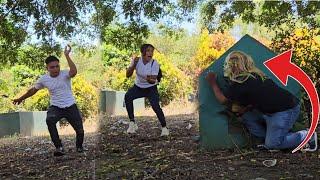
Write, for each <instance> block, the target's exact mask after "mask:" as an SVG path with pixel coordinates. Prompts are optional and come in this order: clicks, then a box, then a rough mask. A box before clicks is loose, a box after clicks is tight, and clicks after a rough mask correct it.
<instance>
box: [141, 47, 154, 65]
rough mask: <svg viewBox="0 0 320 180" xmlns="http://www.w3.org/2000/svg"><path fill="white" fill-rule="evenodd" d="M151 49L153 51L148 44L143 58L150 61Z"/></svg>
mask: <svg viewBox="0 0 320 180" xmlns="http://www.w3.org/2000/svg"><path fill="white" fill-rule="evenodd" d="M153 51H154V48H152V47H150V46H149V47H147V49H146V53H145V54H144V55H143V59H145V60H147V61H150V60H151V59H152V57H153Z"/></svg>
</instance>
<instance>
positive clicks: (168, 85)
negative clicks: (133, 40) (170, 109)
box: [154, 53, 192, 105]
mask: <svg viewBox="0 0 320 180" xmlns="http://www.w3.org/2000/svg"><path fill="white" fill-rule="evenodd" d="M154 58H155V59H156V60H157V61H158V62H159V64H160V67H161V70H162V75H163V77H162V79H161V82H160V84H159V85H158V90H159V94H160V102H161V104H162V105H167V104H169V103H170V102H171V101H172V100H175V99H176V100H177V99H184V98H186V96H187V95H188V94H189V93H191V92H192V86H191V83H190V82H191V79H190V78H189V77H188V76H187V75H185V73H184V72H183V71H181V70H180V69H178V68H177V67H176V66H175V65H174V64H173V63H172V62H171V60H170V59H168V58H167V57H166V56H165V55H164V54H159V53H155V56H154Z"/></svg>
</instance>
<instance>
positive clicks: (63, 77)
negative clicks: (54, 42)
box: [13, 45, 84, 156]
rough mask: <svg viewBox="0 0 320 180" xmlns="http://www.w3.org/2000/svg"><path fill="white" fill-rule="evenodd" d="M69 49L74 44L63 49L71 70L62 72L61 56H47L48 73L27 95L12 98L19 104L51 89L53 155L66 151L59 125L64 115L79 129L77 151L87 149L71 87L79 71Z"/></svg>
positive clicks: (50, 119)
mask: <svg viewBox="0 0 320 180" xmlns="http://www.w3.org/2000/svg"><path fill="white" fill-rule="evenodd" d="M70 52H71V47H70V46H69V45H68V46H66V48H65V50H64V55H65V56H66V59H67V61H68V65H69V68H70V70H61V71H60V64H59V59H58V58H57V57H55V56H49V57H47V58H46V60H45V63H46V68H47V71H48V73H47V74H44V75H42V76H41V77H40V79H38V81H37V82H36V83H35V85H34V86H33V87H31V88H30V89H29V90H28V91H27V92H26V93H25V94H24V95H22V96H21V97H19V98H17V99H14V100H13V103H14V104H20V103H21V102H22V101H24V100H25V99H27V98H29V97H31V96H33V95H34V94H36V92H37V91H38V90H40V89H43V88H47V89H48V90H49V94H50V106H49V108H48V111H47V118H46V123H47V126H48V130H49V133H50V137H51V140H52V142H53V144H54V146H55V147H56V150H55V152H54V156H62V155H64V154H65V153H64V149H63V146H62V143H61V140H60V138H59V134H58V131H57V127H56V124H57V122H58V121H59V120H60V119H62V118H66V119H67V120H68V122H69V123H70V124H71V126H72V127H73V129H74V130H75V132H76V148H77V149H76V150H77V152H80V153H81V152H83V151H84V149H83V146H82V144H83V138H84V130H83V123H82V117H81V114H80V111H79V109H78V107H77V105H76V102H75V98H74V97H73V95H72V90H71V78H73V77H74V76H75V75H76V74H77V67H76V65H75V64H74V63H73V61H72V60H71V58H70V56H69V54H70Z"/></svg>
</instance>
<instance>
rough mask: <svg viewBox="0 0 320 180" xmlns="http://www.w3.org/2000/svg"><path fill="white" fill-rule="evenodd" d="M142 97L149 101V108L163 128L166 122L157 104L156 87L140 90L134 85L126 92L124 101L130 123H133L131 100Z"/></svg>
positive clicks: (157, 94)
mask: <svg viewBox="0 0 320 180" xmlns="http://www.w3.org/2000/svg"><path fill="white" fill-rule="evenodd" d="M142 97H146V98H148V99H149V102H150V104H151V107H152V109H153V111H154V112H155V113H156V115H157V117H158V119H159V121H160V123H161V126H162V127H165V126H166V120H165V117H164V114H163V111H162V109H161V107H160V104H159V93H158V89H157V86H156V85H155V86H152V87H149V88H140V87H138V86H137V85H134V86H133V87H132V88H130V89H129V90H128V92H127V93H126V95H125V98H124V99H125V103H126V108H127V112H128V116H129V119H130V121H134V110H133V100H135V99H138V98H142Z"/></svg>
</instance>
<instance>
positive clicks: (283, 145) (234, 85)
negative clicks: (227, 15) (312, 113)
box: [206, 51, 317, 151]
mask: <svg viewBox="0 0 320 180" xmlns="http://www.w3.org/2000/svg"><path fill="white" fill-rule="evenodd" d="M224 76H226V77H227V78H228V81H229V83H230V86H229V88H228V90H227V91H226V92H225V93H224V94H223V93H222V91H221V90H220V88H219V86H218V85H217V83H216V75H215V74H214V73H208V75H207V77H206V79H207V80H208V82H209V83H210V85H211V87H212V89H213V91H214V93H215V96H216V98H217V100H218V101H219V102H220V103H222V104H226V105H230V104H231V102H237V103H239V104H240V105H241V106H242V107H244V108H241V110H240V112H238V113H239V115H241V116H242V118H243V122H244V124H245V126H246V127H247V128H248V130H249V131H250V133H251V134H253V135H254V136H256V137H258V138H263V139H264V140H265V147H266V148H268V149H293V148H296V147H297V146H298V145H299V144H300V143H301V142H302V141H303V140H304V138H305V137H306V135H307V131H306V130H302V131H298V132H294V133H293V132H290V129H291V128H292V126H293V125H294V123H295V122H296V120H297V119H298V116H299V113H300V104H299V100H298V99H297V98H296V97H295V96H294V95H292V94H291V93H289V92H288V91H286V90H285V89H282V88H281V87H279V86H277V85H276V84H275V83H274V82H273V81H272V80H271V79H267V78H266V76H265V75H264V73H263V72H262V71H261V70H259V69H258V68H256V67H255V65H254V62H253V60H252V58H251V57H250V56H248V55H247V54H245V53H243V52H240V51H233V52H231V53H230V54H229V55H228V56H227V58H226V61H225V64H224ZM316 142H317V138H316V133H315V134H314V136H313V138H312V139H311V140H310V142H309V143H308V144H307V147H305V148H304V149H303V150H305V151H315V150H316V149H317V143H316Z"/></svg>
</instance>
